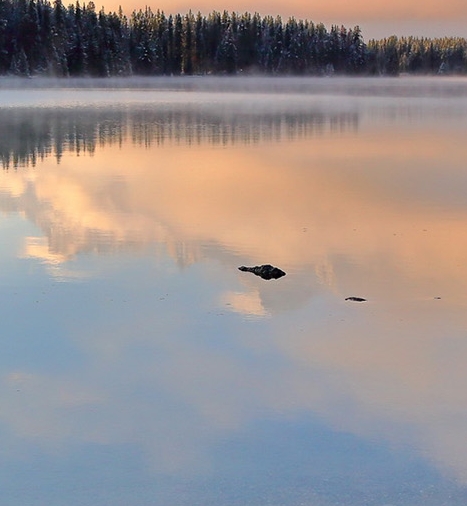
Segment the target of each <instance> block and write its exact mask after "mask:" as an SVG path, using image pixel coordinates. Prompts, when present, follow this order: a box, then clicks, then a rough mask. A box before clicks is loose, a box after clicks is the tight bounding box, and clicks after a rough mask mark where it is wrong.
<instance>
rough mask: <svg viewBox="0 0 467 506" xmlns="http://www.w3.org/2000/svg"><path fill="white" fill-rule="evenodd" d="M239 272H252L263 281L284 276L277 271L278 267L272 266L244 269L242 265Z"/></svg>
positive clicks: (280, 271)
mask: <svg viewBox="0 0 467 506" xmlns="http://www.w3.org/2000/svg"><path fill="white" fill-rule="evenodd" d="M239 269H240V270H241V271H244V272H252V273H253V274H256V275H257V276H260V277H261V278H263V279H278V278H281V277H282V276H285V272H284V271H282V270H281V269H279V268H278V267H273V266H272V265H269V264H267V265H257V266H256V267H245V266H244V265H242V266H241V267H239Z"/></svg>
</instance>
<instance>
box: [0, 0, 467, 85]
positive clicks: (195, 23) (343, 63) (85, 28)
mask: <svg viewBox="0 0 467 506" xmlns="http://www.w3.org/2000/svg"><path fill="white" fill-rule="evenodd" d="M240 72H244V73H253V72H258V73H267V74H283V75H322V74H330V73H333V72H337V73H347V74H371V75H379V74H383V75H397V74H398V73H400V72H419V73H422V72H423V73H437V72H458V73H466V72H467V42H466V40H465V39H463V38H444V39H417V38H401V39H398V38H396V37H390V38H389V39H384V40H382V41H370V42H369V43H368V44H365V42H364V40H363V37H362V33H361V30H360V28H359V27H358V26H356V27H354V28H350V29H348V28H345V27H343V26H342V27H337V26H332V27H331V28H330V30H327V29H326V27H325V26H324V25H323V24H322V23H319V24H314V23H313V22H311V21H307V20H296V19H294V18H290V19H289V20H288V21H287V22H283V21H282V19H281V18H280V17H275V18H274V17H271V16H265V17H261V16H260V15H259V14H257V13H255V14H250V13H244V14H237V13H229V12H226V11H224V12H223V13H220V12H212V13H211V14H209V15H208V16H203V15H201V14H200V13H198V14H196V15H195V14H193V13H191V12H189V13H188V14H185V15H181V14H176V15H169V16H166V15H165V14H164V13H163V12H161V11H157V12H153V11H152V10H151V9H150V8H148V7H147V8H146V9H144V10H139V11H135V12H133V13H132V14H131V16H130V17H129V18H128V17H126V16H125V15H124V14H123V12H122V10H121V9H120V10H119V12H118V13H115V12H110V13H106V12H105V11H104V10H103V9H102V10H100V11H97V10H96V8H95V5H94V3H93V2H89V3H88V4H86V5H85V4H80V3H79V2H76V4H70V5H68V7H66V6H65V5H63V3H62V2H61V0H54V2H53V3H50V2H49V1H48V0H0V74H3V75H5V74H11V75H21V76H30V75H39V74H42V75H50V76H65V77H66V76H102V77H104V76H119V75H122V76H129V75H180V74H187V75H191V74H211V73H212V74H236V73H240Z"/></svg>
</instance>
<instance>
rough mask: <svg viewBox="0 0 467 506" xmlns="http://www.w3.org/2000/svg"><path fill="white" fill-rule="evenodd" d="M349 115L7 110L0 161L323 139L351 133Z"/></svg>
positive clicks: (1, 119)
mask: <svg viewBox="0 0 467 506" xmlns="http://www.w3.org/2000/svg"><path fill="white" fill-rule="evenodd" d="M357 126H358V116H357V114H355V113H352V112H346V111H344V112H336V113H328V114H325V113H323V112H321V111H319V110H311V111H306V110H305V111H302V112H300V111H293V112H288V111H283V112H282V113H281V114H278V113H277V111H276V112H273V113H270V112H267V111H264V110H261V109H260V110H258V111H255V110H251V108H248V106H247V107H245V106H243V107H242V106H241V107H240V108H236V109H235V110H232V109H230V108H229V109H226V110H222V107H221V108H220V109H216V110H214V109H213V110H205V109H203V108H200V107H193V106H190V105H188V106H187V105H186V104H184V105H183V106H181V107H180V106H179V107H172V108H170V109H169V110H166V108H164V107H162V108H161V107H157V108H155V109H154V110H151V108H150V109H149V110H148V109H147V108H146V107H145V108H141V109H140V108H131V109H130V110H128V109H126V108H117V109H116V110H115V109H97V110H96V109H94V108H92V109H82V108H79V109H76V108H52V109H43V108H36V109H30V108H26V109H24V108H16V109H15V108H12V109H3V110H2V109H0V159H1V162H2V165H3V168H4V169H5V168H7V169H8V168H10V167H14V168H18V167H21V166H27V165H31V166H33V167H34V166H36V164H37V161H38V160H43V159H44V158H45V157H46V156H49V155H51V154H53V155H54V156H55V158H56V159H57V160H60V159H61V157H62V156H63V152H64V151H72V152H75V153H76V154H77V155H79V154H80V153H94V152H95V151H96V148H97V147H98V146H99V147H104V146H106V145H113V144H117V145H120V146H121V145H122V143H124V142H126V141H128V140H131V141H132V142H133V143H134V144H136V145H138V146H145V147H149V146H151V145H152V144H155V145H161V144H163V143H173V142H175V143H181V144H188V145H191V144H198V145H200V144H204V143H206V142H208V143H212V144H213V145H223V146H226V145H229V144H234V143H243V144H249V143H257V142H262V141H263V142H264V141H279V140H281V139H283V138H285V139H290V140H291V139H296V138H307V137H309V136H313V135H322V134H324V133H325V132H328V131H329V130H333V131H346V130H355V129H356V128H357Z"/></svg>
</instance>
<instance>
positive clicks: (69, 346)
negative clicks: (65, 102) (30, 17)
mask: <svg viewBox="0 0 467 506" xmlns="http://www.w3.org/2000/svg"><path fill="white" fill-rule="evenodd" d="M383 105H384V110H385V111H386V112H389V111H390V110H391V108H393V110H396V111H397V110H399V109H400V107H401V104H400V101H398V100H397V99H396V100H394V101H393V102H389V103H388V102H385V103H384V104H383ZM454 106H455V104H454ZM464 106H465V104H463V103H462V104H460V106H459V107H458V108H459V109H460V110H463V109H462V108H463V107H464ZM381 107H382V104H381V103H379V105H378V109H377V111H381ZM175 109H176V110H175V111H174V112H172V113H170V112H169V111H162V112H160V111H154V110H151V111H144V110H141V109H138V108H136V110H135V109H134V108H129V110H121V109H119V110H98V111H92V110H88V111H85V112H82V111H81V112H79V113H78V111H72V112H71V113H70V115H69V116H67V115H66V114H65V112H64V111H55V112H54V111H41V112H39V111H37V110H36V111H34V114H37V116H36V119H34V120H33V121H31V124H34V125H37V128H36V127H35V126H34V127H32V130H31V131H34V132H36V133H34V134H33V135H31V137H30V139H31V140H30V141H28V142H27V143H25V144H23V145H22V148H21V149H22V150H23V151H22V154H21V156H19V155H18V154H17V155H14V153H18V152H17V151H15V150H16V149H17V148H16V147H14V146H13V145H12V144H11V143H9V141H8V138H9V137H8V136H6V137H5V138H3V137H2V142H4V143H5V144H4V147H2V150H3V152H4V153H10V154H9V155H8V156H10V158H12V157H14V156H16V159H17V160H18V164H20V161H21V160H22V162H21V163H23V162H25V161H27V160H28V159H29V160H30V161H32V158H31V156H32V154H31V153H36V162H35V163H36V166H35V169H32V168H31V167H29V168H28V167H22V168H21V167H18V169H17V170H16V171H13V170H9V171H7V170H5V171H3V173H2V174H1V176H0V209H1V210H2V211H3V213H4V218H3V221H0V232H1V233H2V235H3V238H4V239H5V241H4V242H3V244H11V245H12V246H9V247H8V248H9V249H8V251H7V250H5V253H2V254H1V256H0V262H1V264H2V265H4V266H5V268H4V269H2V274H1V276H2V277H1V279H2V286H3V287H4V288H2V290H0V297H1V300H0V303H1V307H2V322H3V323H2V326H3V330H4V336H5V339H6V342H7V343H8V344H9V345H10V347H11V349H12V350H13V351H12V352H11V353H10V355H5V356H4V357H3V358H2V359H1V360H3V364H2V365H3V366H4V367H3V371H4V372H3V375H2V379H1V383H0V388H1V391H2V399H3V402H2V408H1V411H0V418H1V421H2V424H3V425H4V427H5V432H4V435H3V436H2V443H4V444H3V447H4V448H5V450H4V451H5V457H4V460H12V461H14V462H15V463H16V462H18V458H17V457H16V455H17V454H18V452H19V453H21V452H23V454H24V455H30V454H31V451H30V450H31V447H33V448H34V449H35V452H36V454H37V455H40V457H37V456H34V457H28V458H29V460H28V458H27V459H26V460H27V461H28V462H30V460H31V459H32V462H33V464H36V465H37V462H38V461H40V460H41V459H43V460H44V461H47V462H48V465H49V466H50V465H51V464H50V462H55V463H56V462H57V461H59V462H62V463H63V462H65V468H66V469H67V471H66V472H67V473H69V474H67V476H71V475H72V474H73V471H76V469H79V468H80V464H82V462H86V459H88V458H89V455H91V456H92V459H91V460H93V462H96V464H95V468H93V469H92V471H93V472H97V475H98V476H99V477H101V478H102V476H106V475H105V474H103V472H102V470H101V469H99V466H98V464H97V463H102V464H105V465H106V466H109V469H110V471H109V472H110V474H111V478H109V476H108V475H107V478H106V479H108V482H107V483H109V484H110V488H112V490H118V491H119V493H122V494H123V495H122V496H121V497H124V498H126V499H128V497H129V495H131V494H130V491H132V492H134V490H135V488H136V487H135V485H134V484H135V483H140V484H142V485H141V487H140V491H139V492H138V493H139V494H142V495H139V496H138V495H137V500H136V502H137V503H140V504H146V503H150V502H151V499H152V500H153V501H154V497H156V499H155V501H156V503H157V504H164V503H171V504H192V503H193V502H195V501H193V498H195V499H196V500H197V501H198V502H200V503H203V504H219V503H221V504H258V503H261V504H263V503H267V502H268V501H269V502H271V501H272V500H273V499H274V500H275V501H276V502H280V503H281V504H294V505H295V504H300V503H303V502H305V503H307V502H309V503H311V502H313V504H315V503H316V504H319V505H333V504H336V503H338V502H343V501H344V502H345V501H347V502H346V504H352V505H357V504H363V503H368V504H383V503H384V502H387V503H394V504H400V505H402V504H403V505H409V504H410V505H421V504H424V505H425V504H432V505H437V504H440V503H442V502H443V501H444V502H445V501H446V500H448V499H447V498H449V500H450V501H451V502H450V504H453V505H457V504H459V505H460V504H464V503H465V499H466V491H465V484H466V482H467V459H466V457H465V455H466V453H465V432H466V430H467V413H466V411H465V406H466V405H467V402H466V401H467V398H466V394H465V392H464V390H465V389H464V388H463V385H464V384H465V383H466V381H467V373H466V372H465V367H464V362H465V359H466V357H467V348H466V343H465V329H466V328H467V319H466V316H465V314H466V313H465V308H466V304H467V295H466V294H467V286H466V279H467V271H466V267H465V262H464V259H465V257H466V256H467V232H466V231H465V221H466V219H467V207H466V205H465V194H466V190H467V179H466V177H465V159H466V155H467V152H466V147H465V142H464V134H465V128H464V127H465V123H466V121H467V119H466V116H463V115H462V114H459V115H457V116H455V117H454V118H452V117H451V118H449V117H447V116H446V115H443V114H441V115H438V114H437V112H436V108H435V109H433V107H432V104H429V105H428V106H427V109H426V108H424V106H423V104H420V103H419V104H417V110H418V111H419V113H420V114H417V115H415V116H411V119H410V121H408V117H407V114H405V113H401V114H399V113H396V114H394V115H391V114H384V115H379V114H378V113H377V111H376V113H375V110H372V113H371V114H370V112H368V110H367V109H364V110H360V109H358V110H359V112H358V113H356V112H354V113H352V114H351V115H350V116H349V108H348V107H346V108H345V110H344V111H343V115H342V116H341V115H340V112H339V110H338V109H339V108H338V107H337V111H336V108H331V110H330V111H329V113H326V112H323V111H321V112H320V114H315V113H311V112H306V111H305V112H303V111H302V113H300V114H298V113H297V111H295V112H294V114H293V115H291V117H290V118H289V119H288V117H287V116H284V115H283V114H282V112H281V113H280V114H278V115H277V116H274V115H270V116H268V115H266V116H264V115H262V114H258V113H255V114H253V113H252V114H251V115H250V114H249V113H247V112H246V111H243V112H242V113H241V114H240V115H238V114H237V115H236V114H235V113H234V112H233V111H228V110H227V108H226V109H224V111H222V112H221V113H219V114H217V115H215V114H214V115H213V116H212V115H211V116H209V115H206V114H205V112H206V111H202V113H201V112H199V111H198V112H199V114H198V113H196V112H193V111H188V112H186V113H185V112H183V110H182V109H179V110H177V108H175ZM237 112H238V111H237ZM406 112H407V111H406ZM3 113H5V114H7V116H5V118H10V119H8V121H10V128H9V129H8V131H9V132H10V133H11V135H12V138H13V139H15V138H16V139H17V140H18V142H23V141H24V139H23V137H22V136H19V137H18V136H17V134H16V133H13V132H17V131H20V130H21V128H24V125H23V127H20V125H21V124H23V123H24V117H23V116H22V114H23V113H22V112H19V111H17V110H16V111H7V112H5V111H2V114H3ZM80 114H81V115H82V116H80ZM8 115H10V116H8ZM42 115H44V116H42ZM292 116H296V119H293V118H292ZM341 117H342V118H345V119H342V125H343V127H342V128H339V129H338V131H336V130H334V129H333V128H331V125H332V121H333V119H332V118H341ZM11 118H13V119H11ZM15 118H16V119H15ZM41 118H48V119H47V120H46V119H41ZM5 121H6V119H5ZM1 124H2V125H3V123H1ZM14 125H17V127H15V126H14ZM40 125H42V126H40ZM53 125H55V126H53ZM65 125H67V126H65ZM319 125H321V127H323V125H324V128H321V127H319ZM5 128H6V127H5ZM16 128H18V130H16ZM190 129H191V130H193V131H196V132H197V133H196V135H195V136H194V137H193V138H191V137H190V135H191V134H189V133H188V131H189V130H190ZM222 129H224V130H227V131H229V132H230V133H229V136H228V139H229V141H228V142H226V143H224V142H219V137H216V135H217V134H216V135H214V133H213V132H215V131H216V132H217V131H220V130H222ZM255 129H257V130H258V132H259V133H258V135H256V134H254V135H253V134H251V132H253V131H255ZM246 131H248V132H250V134H251V135H253V137H254V138H255V139H257V140H261V142H259V141H258V142H256V141H255V142H250V141H249V139H251V137H249V136H245V132H246ZM290 131H292V132H293V135H288V132H290ZM41 132H42V133H41ZM45 132H47V134H45ZM54 132H60V133H57V134H55V133H54ZM78 132H80V133H79V134H78ZM83 132H87V133H83ZM99 132H100V133H101V136H100V137H99V135H100V134H99ZM154 132H156V133H154ZM157 132H158V133H157ZM161 132H162V133H161ZM232 132H236V133H235V135H232ZM318 132H319V135H316V134H317V133H318ZM237 134H238V135H237ZM250 134H248V135H250ZM172 135H173V137H171V136H172ZM198 135H199V136H198ZM158 136H160V137H161V138H163V139H164V141H163V142H162V141H159V137H158ZM197 136H198V137H197ZM255 136H256V137H255ZM57 137H59V138H60V139H61V140H60V141H57ZM39 138H40V139H42V140H40V141H39V140H38V139H39ZM78 139H79V142H78ZM83 139H85V140H83ZM190 139H196V140H195V141H192V140H190ZM246 139H248V141H247V142H246V141H245V140H246ZM13 142H16V141H13ZM57 143H58V144H60V146H61V147H60V148H56V147H54V146H56V144H57ZM78 145H79V146H80V148H79V149H78ZM84 146H87V147H86V148H84ZM51 151H54V153H61V155H60V163H59V164H57V161H56V159H55V158H54V157H49V156H47V155H48V154H49V153H50V152H51ZM39 153H42V154H43V155H39ZM78 154H79V155H80V156H77V155H78ZM91 154H92V156H91ZM41 156H42V159H41ZM28 157H29V158H28ZM10 219H11V223H13V224H14V226H13V225H11V226H10V225H9V223H10ZM15 220H16V221H15ZM263 263H271V264H272V265H278V266H280V267H281V268H283V269H284V271H286V272H287V276H285V277H283V278H281V279H280V280H279V281H277V282H267V281H264V280H262V279H260V278H258V277H256V276H243V275H242V273H241V272H239V271H238V269H237V267H238V266H239V265H260V264H263ZM57 279H58V280H60V281H73V282H67V283H63V282H62V283H56V282H54V280H57ZM77 280H79V281H80V282H79V283H78V282H76V281H77ZM349 296H362V297H365V298H366V299H367V302H365V304H354V303H349V302H346V301H345V298H346V297H349ZM438 297H440V298H438ZM19 315H27V318H22V317H21V316H19ZM83 448H84V449H83ZM104 449H105V450H104ZM80 452H83V453H80ZM105 452H108V454H107V455H109V454H110V455H111V456H112V459H110V458H108V460H106V458H105ZM32 453H34V452H32ZM44 455H46V457H45V456H44ZM109 460H112V461H114V463H112V464H109ZM70 462H72V463H73V465H72V464H71V463H70ZM115 462H125V464H119V465H121V466H122V467H121V468H120V467H119V465H117V464H116V463H115ZM33 464H31V465H33ZM15 466H18V467H19V468H21V471H22V472H25V469H27V465H24V464H23V467H21V465H20V464H17V463H16V464H15ZM67 466H68V467H67ZM83 467H84V469H86V466H81V471H80V473H81V474H80V473H78V477H77V478H75V479H77V480H78V481H79V483H86V481H87V482H88V483H91V486H94V487H95V489H96V490H97V489H98V483H97V482H96V480H95V478H94V479H93V478H92V476H91V472H89V473H88V472H87V471H86V470H83ZM96 469H97V471H96ZM8 476H10V475H8ZM154 477H157V480H156V481H157V482H158V484H157V485H156V484H155V483H154ZM65 481H66V480H65ZM33 482H34V480H33ZM119 482H121V483H125V484H126V488H125V486H122V485H121V484H120V485H119ZM13 483H14V480H13ZM34 483H35V484H36V486H37V487H38V489H39V490H41V491H42V494H43V496H44V497H47V498H50V497H51V494H50V493H49V492H47V491H45V492H44V490H45V489H44V486H42V487H41V486H39V485H38V484H37V483H36V482H34ZM239 483H240V484H241V486H240V487H239V485H238V484H239ZM9 487H10V488H9V489H8V487H7V490H10V494H11V497H13V496H14V494H13V492H12V490H13V489H12V488H11V487H12V485H9ZM60 487H62V488H61V490H62V491H63V490H66V487H65V485H63V484H61V485H60ZM63 487H65V488H63ZM120 487H121V488H120ZM239 488H240V489H241V491H239ZM401 488H403V492H401ZM123 489H125V490H126V491H125V490H123ZM180 490H182V493H181V492H180ZM63 493H65V492H63ZM138 493H137V494H138ZM125 494H127V495H125ZM145 494H147V495H145ZM180 494H181V495H180ZM183 494H186V496H184V495H183ZM110 496H111V494H108V495H107V496H106V497H104V498H103V499H102V501H100V503H101V504H105V503H106V500H107V503H108V499H109V497H110ZM22 497H23V498H24V495H23V496H22ZM219 498H221V500H219ZM79 499H80V500H81V502H84V503H86V504H91V501H90V499H89V498H87V499H86V497H84V496H83V495H81V496H80V497H79ZM10 503H11V504H13V501H12V500H11V501H10Z"/></svg>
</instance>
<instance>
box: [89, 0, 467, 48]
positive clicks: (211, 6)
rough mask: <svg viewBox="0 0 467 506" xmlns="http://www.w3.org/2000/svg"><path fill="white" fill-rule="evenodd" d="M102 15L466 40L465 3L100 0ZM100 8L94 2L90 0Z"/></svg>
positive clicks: (432, 0)
mask: <svg viewBox="0 0 467 506" xmlns="http://www.w3.org/2000/svg"><path fill="white" fill-rule="evenodd" d="M101 2H102V6H103V7H104V8H105V10H106V11H112V10H117V9H118V7H119V6H120V5H121V6H122V9H123V11H124V12H125V13H126V14H130V13H131V12H132V11H133V10H135V9H139V8H144V7H145V6H146V5H148V6H150V7H151V8H152V9H153V10H157V9H161V10H163V11H164V12H165V13H166V14H174V13H186V12H188V11H189V10H190V9H191V10H192V11H193V12H198V11H200V12H201V13H203V14H208V13H209V12H211V11H213V10H217V11H224V10H227V11H229V12H239V13H241V12H246V11H248V12H254V11H256V12H259V14H261V15H263V16H264V15H273V16H275V15H277V14H279V15H280V16H282V17H283V18H285V19H287V18H288V17H290V16H294V17H296V18H300V19H309V20H312V21H313V22H315V23H319V22H322V23H324V24H325V25H326V26H328V27H329V26H330V25H344V26H347V27H351V26H355V25H359V26H360V27H361V28H362V30H363V36H364V38H365V40H368V39H370V38H383V37H387V36H390V35H398V36H401V35H416V36H426V37H442V36H461V37H466V36H467V2H466V0H444V1H443V2H441V1H440V0H425V1H424V2H420V0H392V1H391V2H388V0H353V1H352V2H349V1H348V0H289V1H288V2H283V1H282V0H257V1H256V2H251V0H101ZM95 3H96V7H98V8H100V7H101V5H100V3H99V0H96V1H95Z"/></svg>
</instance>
